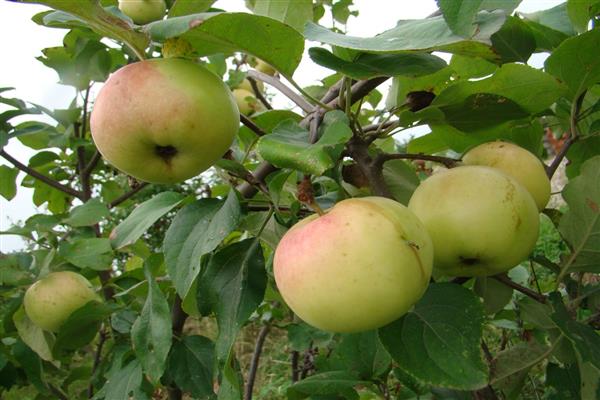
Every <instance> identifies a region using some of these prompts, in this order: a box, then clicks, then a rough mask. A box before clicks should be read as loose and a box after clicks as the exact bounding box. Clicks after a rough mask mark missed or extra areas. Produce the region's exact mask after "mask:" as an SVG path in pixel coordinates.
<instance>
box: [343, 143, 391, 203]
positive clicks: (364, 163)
mask: <svg viewBox="0 0 600 400" xmlns="http://www.w3.org/2000/svg"><path fill="white" fill-rule="evenodd" d="M347 148H348V152H349V153H350V155H351V156H352V158H353V159H354V161H356V164H357V165H358V166H359V168H360V170H361V171H362V173H363V174H364V175H365V177H366V178H367V180H368V181H369V186H371V189H372V190H373V194H375V195H376V196H382V197H387V198H389V199H393V198H394V196H393V195H392V192H391V191H390V189H389V188H388V186H387V184H386V183H385V179H384V178H383V162H379V161H378V160H377V158H375V159H374V158H372V157H371V155H370V154H369V143H367V142H365V141H363V140H362V139H360V138H358V137H356V136H355V137H354V138H352V140H351V141H350V142H349V143H348V146H347Z"/></svg>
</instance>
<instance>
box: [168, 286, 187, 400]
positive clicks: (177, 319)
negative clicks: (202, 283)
mask: <svg viewBox="0 0 600 400" xmlns="http://www.w3.org/2000/svg"><path fill="white" fill-rule="evenodd" d="M182 303H183V301H182V300H181V297H179V295H177V294H176V295H175V301H174V302H173V308H171V326H172V327H173V335H174V336H175V337H181V334H182V333H183V326H184V325H185V320H186V319H187V317H188V315H187V314H186V313H185V311H183V308H182ZM167 393H168V395H169V400H181V399H182V397H183V392H182V391H181V389H180V388H178V387H174V386H169V387H168V388H167Z"/></svg>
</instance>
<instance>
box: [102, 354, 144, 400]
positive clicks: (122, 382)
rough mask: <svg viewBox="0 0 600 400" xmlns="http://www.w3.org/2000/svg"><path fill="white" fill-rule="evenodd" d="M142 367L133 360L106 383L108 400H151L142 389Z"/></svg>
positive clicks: (138, 362) (137, 361) (106, 397)
mask: <svg viewBox="0 0 600 400" xmlns="http://www.w3.org/2000/svg"><path fill="white" fill-rule="evenodd" d="M142 381H143V376H142V366H141V364H140V361H139V360H132V361H130V362H129V363H128V364H127V365H125V366H124V367H122V368H120V369H119V370H118V371H116V373H114V374H112V375H110V377H109V378H108V379H107V381H106V395H105V396H104V398H105V399H106V400H131V399H135V400H145V399H148V400H149V399H150V397H148V396H147V395H146V394H145V393H144V392H142V391H141V387H142Z"/></svg>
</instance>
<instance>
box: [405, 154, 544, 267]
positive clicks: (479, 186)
mask: <svg viewBox="0 0 600 400" xmlns="http://www.w3.org/2000/svg"><path fill="white" fill-rule="evenodd" d="M408 208H409V209H410V210H411V211H413V212H414V213H415V214H416V216H417V217H418V218H419V219H420V220H421V221H422V222H423V224H424V225H425V227H426V228H427V230H428V232H429V235H430V236H431V239H432V241H433V248H434V249H435V252H434V254H435V257H434V267H435V268H436V269H437V270H439V271H440V272H442V273H444V274H446V275H453V276H485V275H494V274H498V273H500V272H504V271H507V270H509V269H511V268H512V267H514V266H516V265H517V264H519V263H520V262H521V261H523V260H524V259H525V258H526V257H527V256H528V255H529V253H530V252H531V251H532V250H533V247H534V246H535V242H536V240H537V237H538V231H539V215H538V209H537V207H536V205H535V202H534V201H533V197H531V195H530V194H529V193H528V192H527V189H525V188H524V187H523V186H522V185H521V184H520V183H519V182H517V181H516V180H515V179H514V178H512V177H511V176H510V175H508V174H505V173H504V172H502V171H500V170H498V169H495V168H491V167H485V166H477V165H467V166H461V167H457V168H453V169H450V170H445V171H440V172H439V173H437V174H434V175H432V176H431V177H429V178H427V179H426V180H425V181H423V182H422V183H421V184H420V185H419V187H417V189H416V190H415V192H414V193H413V195H412V197H411V199H410V201H409V203H408Z"/></svg>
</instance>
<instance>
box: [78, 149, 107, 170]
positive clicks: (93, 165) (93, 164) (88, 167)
mask: <svg viewBox="0 0 600 400" xmlns="http://www.w3.org/2000/svg"><path fill="white" fill-rule="evenodd" d="M101 158H102V155H101V154H100V152H99V151H98V150H96V152H95V153H94V155H93V156H92V158H91V159H90V162H89V163H88V164H87V165H86V166H85V168H84V169H83V172H82V174H83V175H86V176H88V177H89V176H90V175H91V174H92V171H93V170H94V168H96V165H98V162H99V161H100V159H101Z"/></svg>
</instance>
